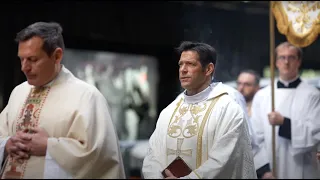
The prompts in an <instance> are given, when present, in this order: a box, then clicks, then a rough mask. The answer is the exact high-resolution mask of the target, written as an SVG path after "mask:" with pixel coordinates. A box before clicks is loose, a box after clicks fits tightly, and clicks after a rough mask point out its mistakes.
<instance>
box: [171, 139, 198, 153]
mask: <svg viewBox="0 0 320 180" xmlns="http://www.w3.org/2000/svg"><path fill="white" fill-rule="evenodd" d="M183 140H184V138H178V139H177V150H174V149H170V148H167V156H169V155H176V156H180V155H184V156H192V149H186V150H182V149H181V147H182V144H183Z"/></svg>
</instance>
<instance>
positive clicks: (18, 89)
mask: <svg viewBox="0 0 320 180" xmlns="http://www.w3.org/2000/svg"><path fill="white" fill-rule="evenodd" d="M30 88H31V86H30V85H29V83H28V81H25V82H22V83H21V84H19V85H17V86H16V87H14V88H13V90H12V92H11V95H12V94H14V93H20V92H21V91H27V90H29V89H30Z"/></svg>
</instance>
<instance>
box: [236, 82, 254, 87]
mask: <svg viewBox="0 0 320 180" xmlns="http://www.w3.org/2000/svg"><path fill="white" fill-rule="evenodd" d="M241 85H243V86H246V87H250V86H254V85H255V84H254V83H248V82H244V83H242V82H237V86H241Z"/></svg>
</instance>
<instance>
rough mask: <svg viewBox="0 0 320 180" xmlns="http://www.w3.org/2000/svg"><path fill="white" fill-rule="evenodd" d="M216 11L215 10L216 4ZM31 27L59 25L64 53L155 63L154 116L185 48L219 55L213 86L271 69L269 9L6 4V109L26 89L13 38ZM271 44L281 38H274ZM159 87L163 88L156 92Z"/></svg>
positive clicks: (1, 87) (0, 81)
mask: <svg viewBox="0 0 320 180" xmlns="http://www.w3.org/2000/svg"><path fill="white" fill-rule="evenodd" d="M219 3H220V4H219ZM36 21H56V22H58V23H60V24H61V25H62V27H63V29H64V33H63V35H64V38H65V44H66V47H67V48H75V49H88V50H103V51H113V52H123V53H133V54H147V55H152V56H155V57H156V58H157V59H158V61H159V62H158V64H159V72H160V74H159V77H160V81H159V87H158V89H159V90H158V113H160V111H161V110H162V109H163V108H164V107H166V106H167V105H168V104H169V103H170V102H171V101H172V100H173V99H174V98H175V97H176V95H177V94H178V93H179V90H180V86H179V81H178V66H177V62H178V58H179V57H178V56H177V55H176V54H175V52H174V48H175V47H177V46H178V45H179V43H180V42H181V41H183V40H192V41H202V42H206V43H209V44H211V45H212V46H214V47H215V48H216V49H217V51H218V53H219V58H218V64H217V68H218V69H217V70H216V77H215V78H216V79H218V80H220V81H227V80H234V79H235V78H236V76H237V74H238V73H239V71H241V70H242V69H247V68H252V69H255V70H257V71H259V73H261V74H262V70H263V68H264V67H265V66H268V65H269V15H268V3H266V2H262V3H254V2H251V3H242V2H240V1H239V2H232V1H230V2H227V3H225V4H223V3H222V4H221V2H219V1H216V2H203V1H199V2H191V1H190V2H183V1H180V2H148V1H144V2H142V1H141V2H138V1H136V2H125V1H120V2H108V1H105V2H104V1H79V2H77V1H68V2H67V1H65V2H63V1H48V2H41V1H39V2H30V1H28V3H27V2H19V1H16V2H11V3H2V4H1V5H0V22H1V28H0V33H1V37H2V39H1V41H0V50H1V65H0V93H3V94H4V100H3V101H4V104H6V103H7V101H8V98H9V95H10V93H11V91H12V90H13V88H14V87H15V86H16V85H18V84H20V83H21V82H23V81H25V77H24V75H23V74H22V73H21V71H20V63H19V60H18V59H17V55H16V53H17V45H16V44H15V42H14V38H15V35H16V33H17V32H18V31H20V30H21V29H22V28H24V27H26V26H28V25H29V24H31V23H34V22H36ZM275 37H276V44H278V43H280V42H283V41H285V37H284V36H283V35H280V34H279V33H278V31H277V30H276V36H275ZM319 47H320V42H319V41H316V42H315V43H313V44H312V45H311V46H309V47H307V48H305V49H304V53H305V59H304V63H303V66H304V68H312V69H319V67H320V61H319V59H318V57H319V54H320V52H319V50H317V49H319ZM160 87H161V88H160Z"/></svg>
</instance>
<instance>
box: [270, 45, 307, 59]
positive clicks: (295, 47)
mask: <svg viewBox="0 0 320 180" xmlns="http://www.w3.org/2000/svg"><path fill="white" fill-rule="evenodd" d="M282 47H287V48H290V47H292V48H294V49H295V50H296V51H297V55H298V58H299V60H302V57H303V51H302V49H301V48H300V47H297V46H295V45H293V44H291V43H289V42H283V43H281V44H279V45H278V46H277V47H276V49H275V52H274V53H275V56H276V57H277V55H278V54H277V53H278V50H279V48H282Z"/></svg>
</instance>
